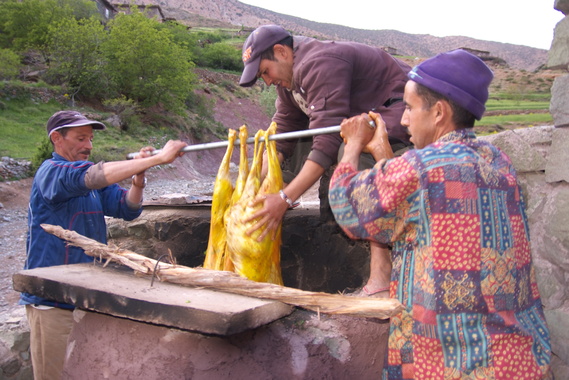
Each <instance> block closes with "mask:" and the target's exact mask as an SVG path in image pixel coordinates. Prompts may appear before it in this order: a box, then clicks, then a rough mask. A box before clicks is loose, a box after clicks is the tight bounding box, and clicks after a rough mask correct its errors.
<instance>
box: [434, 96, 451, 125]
mask: <svg viewBox="0 0 569 380" xmlns="http://www.w3.org/2000/svg"><path fill="white" fill-rule="evenodd" d="M433 110H434V112H435V118H436V120H437V121H440V120H443V119H445V120H446V119H450V118H452V108H451V107H450V104H449V102H446V101H444V100H438V101H437V102H436V103H435V105H434V106H433Z"/></svg>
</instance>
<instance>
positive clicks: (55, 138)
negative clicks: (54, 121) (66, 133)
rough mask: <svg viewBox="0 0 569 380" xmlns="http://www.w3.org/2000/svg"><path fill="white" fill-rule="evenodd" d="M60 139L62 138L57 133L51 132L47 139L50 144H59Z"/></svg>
mask: <svg viewBox="0 0 569 380" xmlns="http://www.w3.org/2000/svg"><path fill="white" fill-rule="evenodd" d="M62 138H63V136H62V135H61V133H59V132H58V131H53V132H51V136H49V139H50V140H51V142H52V143H53V144H55V143H56V142H59V140H61V139H62Z"/></svg>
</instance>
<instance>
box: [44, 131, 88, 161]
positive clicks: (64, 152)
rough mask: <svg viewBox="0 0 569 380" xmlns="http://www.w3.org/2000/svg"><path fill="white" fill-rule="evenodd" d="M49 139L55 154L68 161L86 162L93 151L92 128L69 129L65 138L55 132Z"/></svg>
mask: <svg viewBox="0 0 569 380" xmlns="http://www.w3.org/2000/svg"><path fill="white" fill-rule="evenodd" d="M51 139H52V141H53V145H54V147H55V152H56V153H57V154H59V155H61V156H63V157H64V158H66V159H67V160H68V161H86V160H88V159H89V155H90V154H91V149H93V127H91V126H90V125H86V126H83V127H74V128H69V130H68V131H67V133H66V134H65V136H63V135H62V134H61V133H59V132H58V131H55V132H53V134H52V138H51Z"/></svg>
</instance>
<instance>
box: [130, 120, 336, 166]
mask: <svg viewBox="0 0 569 380" xmlns="http://www.w3.org/2000/svg"><path fill="white" fill-rule="evenodd" d="M339 132H340V126H339V125H335V126H333V127H325V128H316V129H307V130H304V131H296V132H286V133H277V134H274V135H270V136H269V141H271V140H290V139H296V138H300V137H308V136H317V135H325V134H329V133H339ZM259 141H265V138H264V137H261V138H260V140H259ZM254 142H255V138H254V137H249V138H248V139H247V144H253V143H254ZM235 144H236V145H239V144H240V141H239V139H237V140H236V141H235ZM227 145H229V141H216V142H210V143H204V144H195V145H188V146H186V147H185V148H183V149H182V150H181V152H194V151H197V150H206V149H215V148H223V147H227ZM159 152H160V149H156V150H155V151H154V152H152V154H153V155H155V154H158V153H159ZM136 156H138V152H136V153H129V154H128V155H127V156H126V158H127V159H132V158H135V157H136Z"/></svg>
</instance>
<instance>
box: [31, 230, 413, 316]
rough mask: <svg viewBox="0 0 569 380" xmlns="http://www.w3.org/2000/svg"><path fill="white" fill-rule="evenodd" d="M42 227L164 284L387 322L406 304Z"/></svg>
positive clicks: (94, 254) (87, 250) (89, 252)
mask: <svg viewBox="0 0 569 380" xmlns="http://www.w3.org/2000/svg"><path fill="white" fill-rule="evenodd" d="M41 227H42V228H43V229H44V230H45V231H47V232H49V233H51V234H53V235H55V236H57V237H59V238H60V239H63V240H65V241H67V242H68V243H69V244H71V245H73V246H77V247H80V248H82V249H83V250H85V253H86V254H87V255H89V256H93V257H96V258H99V259H101V260H112V261H115V262H118V263H120V264H123V265H125V266H128V267H129V268H132V269H134V271H135V272H136V273H140V274H143V275H147V276H152V275H153V274H154V270H155V269H156V273H155V274H156V277H157V278H158V279H159V280H160V281H164V282H170V283H175V284H179V285H185V286H193V287H204V288H209V289H214V290H220V291H223V292H226V293H233V294H239V295H244V296H249V297H256V298H262V299H270V300H276V301H281V302H284V303H287V304H289V305H294V306H298V307H302V308H305V309H308V310H312V311H316V312H318V313H328V314H345V315H351V316H357V317H371V318H380V319H388V318H390V317H391V316H392V315H395V314H397V313H399V312H400V311H401V310H403V305H401V303H400V302H399V301H398V300H396V299H392V298H373V297H350V296H345V295H342V294H330V293H323V292H308V291H304V290H299V289H295V288H290V287H285V286H280V285H275V284H269V283H265V282H255V281H251V280H249V279H246V278H244V277H241V276H239V275H238V274H236V273H233V272H227V271H217V270H209V269H204V268H189V267H185V266H180V265H172V264H168V263H163V262H158V261H157V260H154V259H151V258H149V257H146V256H143V255H140V254H137V253H135V252H132V251H129V250H125V249H120V248H117V247H111V246H108V245H106V244H102V243H99V242H98V241H96V240H93V239H90V238H87V237H85V236H83V235H80V234H78V233H77V232H75V231H70V230H66V229H64V228H62V227H60V226H54V225H50V224H42V225H41Z"/></svg>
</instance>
